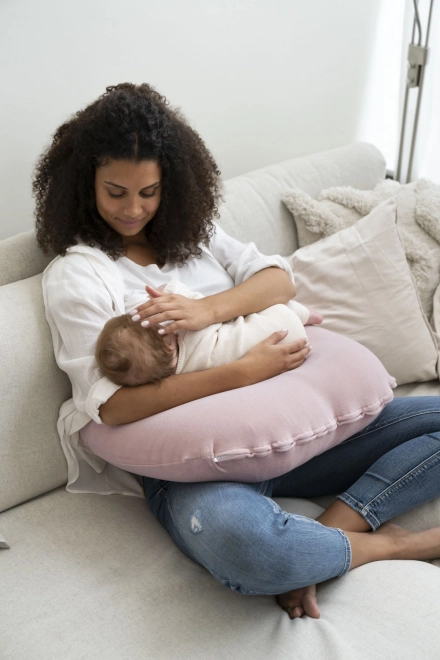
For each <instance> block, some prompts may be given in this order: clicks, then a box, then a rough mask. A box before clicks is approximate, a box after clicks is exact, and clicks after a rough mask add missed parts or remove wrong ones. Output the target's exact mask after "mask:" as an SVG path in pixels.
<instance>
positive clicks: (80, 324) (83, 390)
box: [43, 254, 120, 424]
mask: <svg viewBox="0 0 440 660" xmlns="http://www.w3.org/2000/svg"><path fill="white" fill-rule="evenodd" d="M43 295H44V302H45V307H46V318H47V321H48V323H49V327H50V330H51V333H52V340H53V346H54V353H55V359H56V361H57V364H58V366H59V367H60V369H62V370H63V371H65V372H66V374H67V375H68V376H69V378H70V381H71V383H72V398H73V402H74V404H75V407H76V409H77V410H78V411H80V412H85V413H86V414H88V415H89V416H90V417H91V418H92V419H93V420H94V421H95V422H97V423H98V424H101V423H102V422H101V418H100V416H99V406H100V405H101V404H102V403H105V401H107V399H109V398H110V397H111V396H112V395H113V394H114V393H115V392H116V391H117V390H118V389H119V388H120V385H115V384H114V383H112V382H111V381H110V380H109V379H108V378H103V377H102V376H101V373H100V371H99V368H98V365H97V363H96V360H95V347H96V342H97V339H98V335H99V333H100V332H101V330H102V328H103V326H104V324H105V323H106V321H107V320H108V319H109V318H111V317H113V316H115V312H114V309H113V304H112V298H111V296H110V294H109V292H108V290H107V289H106V288H105V286H104V285H103V282H102V280H101V279H100V278H99V277H98V276H97V274H96V273H95V271H94V270H93V268H92V267H91V266H90V264H89V263H88V262H87V260H86V259H84V258H83V257H82V255H73V254H72V255H69V254H68V255H67V256H66V257H61V258H60V259H58V261H57V262H56V263H54V264H53V266H52V267H51V268H50V269H49V270H48V271H47V272H46V273H45V275H44V276H43Z"/></svg>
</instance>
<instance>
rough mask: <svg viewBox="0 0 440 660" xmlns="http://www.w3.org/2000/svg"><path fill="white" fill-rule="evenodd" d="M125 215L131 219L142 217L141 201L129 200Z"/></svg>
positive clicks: (126, 204)
mask: <svg viewBox="0 0 440 660" xmlns="http://www.w3.org/2000/svg"><path fill="white" fill-rule="evenodd" d="M124 213H125V215H127V216H128V217H129V218H138V217H139V216H140V215H142V205H141V202H140V200H139V199H137V198H133V199H127V200H126V202H125V205H124Z"/></svg>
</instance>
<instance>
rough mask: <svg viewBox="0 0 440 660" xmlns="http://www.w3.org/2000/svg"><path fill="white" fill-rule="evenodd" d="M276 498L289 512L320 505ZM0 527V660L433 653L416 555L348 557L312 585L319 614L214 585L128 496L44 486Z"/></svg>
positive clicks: (424, 569) (313, 512)
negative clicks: (336, 574)
mask: <svg viewBox="0 0 440 660" xmlns="http://www.w3.org/2000/svg"><path fill="white" fill-rule="evenodd" d="M277 501H278V503H279V504H280V505H281V506H282V507H283V508H284V509H286V510H288V511H289V512H292V513H298V514H300V515H307V516H310V517H316V516H317V515H319V513H320V512H321V511H322V509H321V507H319V506H318V505H316V504H313V503H311V502H307V501H301V500H295V499H290V498H289V499H278V500H277ZM439 506H440V499H437V500H434V501H433V502H432V503H428V504H427V505H424V507H420V509H421V510H420V511H417V512H416V513H417V515H416V517H414V516H413V517H412V520H414V522H413V523H412V524H417V520H423V524H425V525H429V524H432V523H433V522H434V521H435V520H437V521H438V520H439V519H440V510H439ZM422 509H423V511H422ZM425 512H426V513H425ZM408 515H409V516H410V514H408ZM408 524H411V523H410V522H408ZM1 525H2V530H3V532H4V534H5V535H6V537H7V538H8V541H9V543H10V545H11V549H10V550H4V551H1V552H0V574H1V576H2V597H1V600H0V614H1V616H0V640H1V655H2V658H5V660H6V659H7V660H22V659H26V660H28V659H30V658H32V660H59V659H62V660H78V658H93V659H95V658H96V660H101V658H105V660H121V659H123V660H125V658H133V659H135V660H145V658H156V659H157V660H169V659H170V658H173V657H175V658H179V660H180V659H182V660H206V658H209V659H211V658H212V659H214V660H227V659H228V660H229V659H234V660H235V659H236V658H237V659H239V660H248V659H249V658H253V659H255V660H265V659H267V658H277V659H278V658H279V659H284V658H285V659H286V660H287V659H288V658H299V659H301V660H309V658H313V659H314V660H377V659H378V658H380V659H381V660H395V658H399V659H403V660H414V659H416V658H423V659H424V660H425V659H426V660H434V659H436V658H437V657H438V649H439V648H440V628H439V626H438V620H439V616H440V601H439V598H438V593H439V591H440V571H438V569H437V568H436V567H434V566H432V565H430V564H429V563H425V562H416V561H396V562H389V561H382V562H375V563H372V564H368V565H366V566H362V567H360V568H357V569H355V570H354V571H352V572H350V573H348V574H347V575H346V576H344V577H343V578H341V579H339V580H331V581H329V582H328V583H326V584H324V585H321V586H320V587H319V588H318V599H319V604H320V607H321V618H320V619H319V620H314V619H308V618H304V619H298V620H296V621H291V620H290V619H289V618H288V617H287V615H286V614H285V613H284V612H282V611H281V610H280V609H279V608H278V606H277V605H276V603H275V599H274V598H272V597H268V596H252V597H251V596H248V597H246V596H243V595H242V594H237V593H235V592H232V591H229V590H228V589H226V588H225V587H223V586H222V585H220V584H219V583H217V582H216V581H215V580H214V579H213V578H212V577H211V576H210V575H209V574H208V572H207V571H205V570H204V569H203V568H201V567H200V566H199V565H197V564H195V563H194V562H193V561H191V560H190V559H188V558H187V557H186V556H185V555H183V554H182V553H181V552H180V550H179V549H178V548H177V547H176V546H175V544H174V542H173V541H172V540H171V538H170V537H169V536H168V534H167V533H166V532H165V530H164V529H163V528H162V527H161V526H160V524H159V523H158V522H157V520H156V519H155V518H154V516H153V515H152V514H151V512H150V511H149V509H148V507H147V505H146V503H145V501H144V500H141V499H137V498H133V497H124V496H118V495H115V496H110V497H101V496H98V495H71V494H69V493H66V492H65V491H64V490H63V489H58V490H56V491H54V492H52V493H49V494H48V495H45V496H42V497H40V498H38V499H37V500H33V501H31V502H27V503H26V504H23V505H22V506H20V507H18V508H16V509H12V510H10V511H7V512H5V513H3V514H2V516H1ZM30 530H32V533H30ZM66 594H69V597H68V598H66Z"/></svg>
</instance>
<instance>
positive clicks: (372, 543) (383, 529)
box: [276, 522, 440, 619]
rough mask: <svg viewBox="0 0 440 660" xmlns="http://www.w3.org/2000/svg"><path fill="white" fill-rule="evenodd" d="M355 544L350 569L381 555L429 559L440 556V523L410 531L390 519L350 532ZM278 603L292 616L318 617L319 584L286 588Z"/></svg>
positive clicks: (295, 617) (379, 557)
mask: <svg viewBox="0 0 440 660" xmlns="http://www.w3.org/2000/svg"><path fill="white" fill-rule="evenodd" d="M347 536H348V538H349V539H350V544H351V548H352V563H351V569H353V568H356V567H357V566H362V565H363V564H368V563H370V562H372V561H379V560H381V559H415V560H427V559H437V558H440V527H433V528H431V529H425V530H423V531H421V532H410V531H408V530H407V529H404V528H403V527H400V526H399V525H396V524H395V523H391V522H387V523H384V524H383V525H381V526H380V527H379V528H378V529H377V530H376V531H375V532H367V533H365V532H364V533H357V532H347ZM276 599H277V603H278V605H279V606H280V607H282V609H283V610H285V611H286V612H287V613H288V615H289V617H290V618H291V619H297V618H298V617H301V616H303V615H304V614H307V615H308V616H310V617H311V618H313V619H319V616H320V613H319V608H318V602H317V600H316V585H310V586H308V587H302V588H300V589H293V590H292V591H286V592H285V593H283V594H279V595H278V596H276Z"/></svg>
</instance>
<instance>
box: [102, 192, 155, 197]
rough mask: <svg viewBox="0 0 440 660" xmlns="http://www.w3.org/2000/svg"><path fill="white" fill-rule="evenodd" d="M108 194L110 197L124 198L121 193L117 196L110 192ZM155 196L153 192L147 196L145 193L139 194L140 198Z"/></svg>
mask: <svg viewBox="0 0 440 660" xmlns="http://www.w3.org/2000/svg"><path fill="white" fill-rule="evenodd" d="M108 194H109V195H110V197H123V196H124V193H121V194H119V195H115V194H114V193H111V192H110V191H108ZM155 194H156V191H154V192H152V193H149V194H148V195H147V193H141V197H154V195H155Z"/></svg>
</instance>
